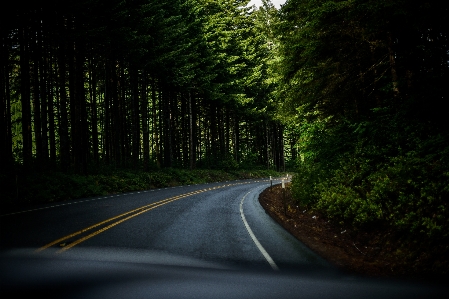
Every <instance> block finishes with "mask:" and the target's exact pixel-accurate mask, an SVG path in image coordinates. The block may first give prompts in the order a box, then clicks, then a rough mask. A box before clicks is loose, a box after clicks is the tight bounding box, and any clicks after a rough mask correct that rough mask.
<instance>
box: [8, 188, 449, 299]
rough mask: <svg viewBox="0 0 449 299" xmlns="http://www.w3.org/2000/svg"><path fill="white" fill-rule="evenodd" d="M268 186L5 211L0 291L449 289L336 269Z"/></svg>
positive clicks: (407, 293) (209, 294)
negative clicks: (287, 218)
mask: <svg viewBox="0 0 449 299" xmlns="http://www.w3.org/2000/svg"><path fill="white" fill-rule="evenodd" d="M267 187H269V181H268V180H245V181H233V182H223V183H214V184H205V185H194V186H183V187H176V188H166V189H158V190H148V191H145V192H134V193H128V194H118V195H112V196H106V197H96V198H89V199H82V200H78V201H71V202H66V203H58V204H54V205H52V204H48V205H43V206H38V207H35V208H32V209H28V210H23V211H2V212H1V216H0V294H1V297H2V298H10V297H11V298H13V297H14V298H16V297H31V296H33V297H40V295H42V296H45V298H53V297H54V298H62V297H63V298H83V299H85V298H226V299H229V298H285V299H286V298H447V294H448V288H447V287H443V286H441V285H433V284H429V285H425V284H424V285H423V284H420V283H416V282H401V281H384V280H370V279H365V278H361V277H354V276H352V275H348V274H344V273H341V272H339V271H335V269H334V268H333V267H332V266H330V265H329V264H327V263H326V262H325V261H324V260H323V259H321V258H320V257H319V256H317V255H316V254H314V253H313V252H311V251H310V250H309V249H308V248H306V247H305V246H304V245H303V244H302V243H301V242H299V241H297V240H296V239H295V238H293V237H292V236H291V235H290V234H289V233H287V232H286V231H285V230H284V229H283V228H281V227H280V226H279V225H278V224H277V223H275V222H274V221H273V220H272V219H271V218H270V217H269V216H268V215H267V214H265V211H264V210H263V209H262V207H261V206H260V205H259V202H258V195H259V193H260V192H261V191H262V190H264V189H265V188H267ZM36 252H39V254H36ZM278 270H280V271H278ZM22 295H23V296H22Z"/></svg>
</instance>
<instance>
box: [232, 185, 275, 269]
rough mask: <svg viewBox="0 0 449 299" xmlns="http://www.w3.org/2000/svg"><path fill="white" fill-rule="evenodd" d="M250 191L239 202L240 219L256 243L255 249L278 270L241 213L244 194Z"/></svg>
mask: <svg viewBox="0 0 449 299" xmlns="http://www.w3.org/2000/svg"><path fill="white" fill-rule="evenodd" d="M249 193H251V191H249V192H248V193H246V194H245V196H243V198H242V201H241V202H240V216H242V220H243V224H245V227H246V230H247V231H248V234H249V235H250V237H251V239H253V242H254V244H256V246H257V249H259V251H260V252H261V253H262V255H263V256H264V257H265V259H266V260H267V262H268V263H269V264H270V266H271V268H272V269H273V270H275V271H278V270H279V268H278V266H277V265H276V263H275V262H274V261H273V259H272V258H271V256H270V255H269V254H268V252H267V251H266V250H265V248H263V246H262V244H260V242H259V240H257V238H256V236H255V235H254V233H253V231H252V230H251V228H250V227H249V224H248V222H247V221H246V217H245V214H244V213H243V201H244V200H245V198H246V196H247V195H248V194H249Z"/></svg>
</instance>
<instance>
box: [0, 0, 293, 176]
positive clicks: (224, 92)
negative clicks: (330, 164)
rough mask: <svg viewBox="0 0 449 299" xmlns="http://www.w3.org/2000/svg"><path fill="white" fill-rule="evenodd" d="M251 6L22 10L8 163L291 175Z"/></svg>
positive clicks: (70, 5) (13, 36)
mask: <svg viewBox="0 0 449 299" xmlns="http://www.w3.org/2000/svg"><path fill="white" fill-rule="evenodd" d="M247 3H248V1H230V0H227V1H225V0H223V1H208V0H192V1H190V0H189V1H164V0H158V1H148V0H134V1H125V0H117V1H91V0H86V1H64V3H62V2H60V1H35V2H33V3H32V4H28V3H25V2H23V1H16V2H14V3H12V5H11V6H10V7H9V8H8V9H6V10H3V14H4V15H2V26H1V28H2V58H1V59H2V64H1V66H2V67H1V77H2V81H1V82H2V83H1V84H2V88H1V90H2V92H1V100H2V105H1V107H2V113H1V116H2V119H1V121H2V128H3V129H2V130H1V132H2V146H1V156H2V164H3V166H4V167H6V168H7V169H8V168H10V167H11V166H13V165H14V164H20V165H22V166H23V167H24V168H25V169H27V168H34V169H38V170H41V169H45V168H48V167H50V168H56V169H59V170H61V171H63V172H74V173H81V174H87V173H89V168H92V167H96V166H97V165H99V164H106V165H114V166H117V167H141V168H142V169H144V170H145V171H148V170H150V169H155V168H164V167H180V168H190V169H194V168H196V167H207V168H226V167H227V168H229V167H231V168H232V167H238V166H241V165H244V166H248V167H254V166H257V165H259V166H263V167H264V168H266V169H276V170H280V169H283V168H284V165H285V161H284V148H283V136H284V133H283V126H282V124H281V123H280V122H279V121H275V120H274V119H273V118H272V117H271V113H270V112H271V111H272V110H273V107H272V106H273V105H272V104H270V98H269V97H270V88H272V86H271V85H272V84H271V85H270V83H266V81H267V70H266V65H265V64H264V61H265V60H266V59H267V57H268V55H269V54H268V52H269V49H268V48H267V46H266V38H265V37H264V36H263V34H261V33H259V31H260V30H259V28H258V27H260V25H259V24H257V18H256V16H257V13H255V12H254V10H252V9H251V8H246V7H245V6H246V5H247Z"/></svg>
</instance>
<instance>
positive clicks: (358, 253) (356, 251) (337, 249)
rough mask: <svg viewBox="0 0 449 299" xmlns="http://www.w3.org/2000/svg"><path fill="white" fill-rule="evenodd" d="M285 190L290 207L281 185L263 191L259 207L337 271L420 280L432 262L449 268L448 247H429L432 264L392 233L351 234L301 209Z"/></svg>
mask: <svg viewBox="0 0 449 299" xmlns="http://www.w3.org/2000/svg"><path fill="white" fill-rule="evenodd" d="M285 190H286V192H285V198H286V202H288V203H289V204H287V205H284V193H283V192H284V191H283V190H282V188H281V187H280V185H275V186H273V187H272V188H268V189H266V190H265V191H264V192H262V193H261V194H260V196H259V202H260V204H261V205H262V207H263V208H264V209H265V211H266V212H267V213H268V214H269V215H270V216H271V217H272V218H273V219H275V220H276V221H277V222H278V223H279V224H281V225H282V226H283V227H284V228H285V229H286V230H287V231H289V232H290V233H291V234H292V235H294V236H295V237H296V238H297V239H299V240H300V241H301V242H303V243H304V244H305V245H307V246H308V247H309V248H310V249H312V250H313V251H315V252H316V253H317V254H319V255H320V256H322V257H324V258H325V259H326V260H328V261H329V262H330V263H332V264H334V265H336V266H337V267H339V268H340V269H343V270H345V271H349V272H354V273H358V274H362V275H366V276H373V277H399V276H401V277H402V276H407V277H414V278H419V277H420V276H423V275H428V274H429V272H431V271H432V267H435V263H437V266H438V267H439V268H441V267H443V268H444V267H447V266H449V264H448V262H447V258H444V255H445V254H447V246H443V245H442V246H441V248H434V247H432V250H433V251H432V254H437V255H438V256H439V259H438V258H437V261H435V257H432V256H430V255H431V254H430V253H429V252H426V250H425V248H424V250H422V251H418V252H416V251H407V250H404V246H403V244H401V240H400V237H399V238H398V236H395V235H394V233H393V232H389V231H386V230H378V231H369V232H364V231H354V230H351V229H350V228H347V227H342V226H341V225H339V224H336V223H333V222H332V221H330V220H328V219H326V218H325V217H323V216H322V215H320V214H318V213H317V212H316V211H307V210H303V209H301V208H300V207H297V206H296V205H295V204H294V203H293V201H292V200H291V194H290V192H289V188H287V189H285ZM435 250H436V252H435ZM442 256H443V258H442ZM438 263H439V264H438ZM441 263H443V264H441Z"/></svg>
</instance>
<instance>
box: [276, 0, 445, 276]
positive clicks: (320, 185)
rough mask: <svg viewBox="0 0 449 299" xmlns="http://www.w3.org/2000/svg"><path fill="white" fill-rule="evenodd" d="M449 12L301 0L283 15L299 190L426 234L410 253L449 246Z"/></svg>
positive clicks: (410, 238) (335, 209) (331, 207)
mask: <svg viewBox="0 0 449 299" xmlns="http://www.w3.org/2000/svg"><path fill="white" fill-rule="evenodd" d="M448 15H449V4H448V2H447V1H445V2H442V1H433V0H430V1H418V2H412V1H402V0H395V1H392V0H388V1H387V0H376V1H373V0H348V1H330V0H289V1H287V2H286V4H285V5H284V6H283V7H282V9H281V11H280V13H279V14H278V16H277V21H276V22H277V25H276V26H275V28H276V30H277V31H276V32H277V34H276V36H277V40H278V44H279V59H280V61H279V64H278V65H279V73H280V78H281V80H280V81H279V86H278V90H277V92H278V93H279V95H278V98H279V99H282V102H283V109H282V111H283V113H282V114H283V115H284V117H285V119H286V121H285V123H286V124H288V125H289V126H290V127H291V128H290V129H289V130H296V132H297V135H299V136H300V138H299V140H298V145H299V159H298V161H297V170H296V173H297V174H296V176H295V178H294V181H293V192H294V194H295V197H296V198H297V200H298V201H299V203H301V204H302V205H304V206H308V207H310V208H315V209H318V210H321V211H322V212H323V213H325V214H326V215H327V216H329V217H330V218H331V219H333V220H334V221H335V222H337V223H340V224H341V225H350V226H351V227H354V228H360V229H365V230H378V229H380V230H385V234H384V235H385V236H387V235H390V234H391V236H392V239H396V240H398V239H401V240H403V242H404V244H407V245H405V246H404V248H401V249H400V250H402V251H403V252H408V251H409V250H410V248H421V247H424V246H426V247H425V249H423V250H422V251H421V252H420V250H416V249H415V250H416V251H414V252H413V253H412V254H411V255H410V256H408V257H405V256H404V260H407V259H408V258H410V262H411V263H416V264H419V259H420V258H421V259H423V260H424V259H427V260H432V255H433V254H437V255H439V256H440V257H441V256H446V257H447V256H448V255H447V254H448V253H449V246H448V245H449V207H448V201H449V121H448V116H447V102H448V100H449V88H448V84H449V26H447V16H448ZM387 233H388V234H387ZM390 241H391V240H390ZM386 246H388V245H386ZM412 255H413V256H412ZM433 262H434V261H432V263H433ZM440 262H441V260H440ZM431 267H434V269H439V270H440V271H446V273H447V269H448V261H447V258H445V259H444V263H440V264H434V265H433V266H431ZM431 267H430V268H431Z"/></svg>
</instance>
